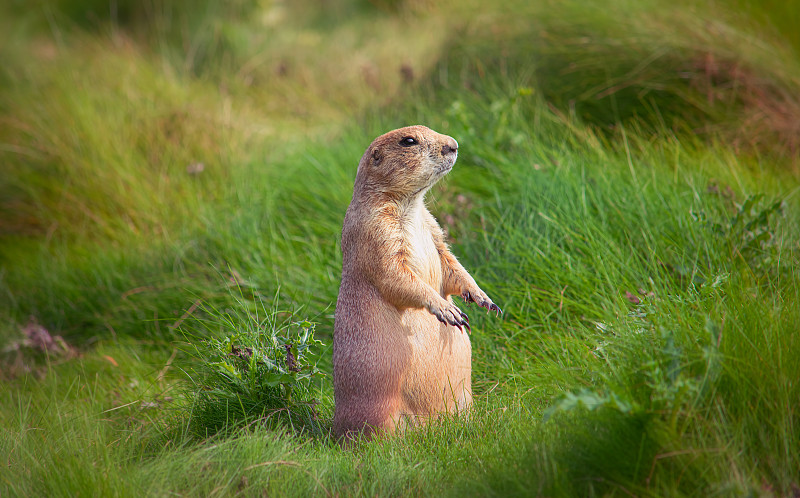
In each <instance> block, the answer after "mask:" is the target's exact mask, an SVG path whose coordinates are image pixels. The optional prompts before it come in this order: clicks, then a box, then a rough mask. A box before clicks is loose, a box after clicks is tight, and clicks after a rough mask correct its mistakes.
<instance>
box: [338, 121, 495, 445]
mask: <svg viewBox="0 0 800 498" xmlns="http://www.w3.org/2000/svg"><path fill="white" fill-rule="evenodd" d="M457 151H458V143H457V142H456V141H455V140H454V139H453V138H451V137H448V136H447V135H441V134H439V133H436V132H435V131H433V130H431V129H429V128H426V127H424V126H409V127H406V128H400V129H397V130H394V131H390V132H389V133H386V134H385V135H381V136H380V137H378V138H376V139H375V141H373V142H372V144H371V145H370V146H369V148H367V150H366V152H365V153H364V156H363V157H362V158H361V161H360V162H359V163H358V171H357V173H356V180H355V185H354V188H353V200H352V201H351V202H350V206H349V207H348V208H347V214H346V215H345V218H344V227H343V229H342V254H343V263H342V283H341V287H340V288H339V300H338V302H337V304H336V317H335V324H334V336H333V385H334V396H335V401H336V408H335V415H334V421H333V428H334V432H335V433H336V435H337V436H338V437H347V438H350V437H353V436H355V435H357V434H359V433H360V432H362V431H364V432H366V433H367V434H372V433H373V432H375V431H387V432H393V431H394V430H395V429H396V428H398V427H400V428H402V427H405V426H408V425H411V426H414V425H417V424H420V423H424V422H425V421H426V420H427V419H429V418H431V417H433V416H435V415H436V414H437V413H441V412H450V413H454V412H459V411H464V410H467V409H468V408H469V407H470V406H471V404H472V392H471V391H472V381H471V374H472V358H471V355H472V347H471V346H470V341H469V336H468V335H467V334H466V333H464V330H463V329H464V328H466V329H468V330H470V326H469V319H468V317H467V315H466V314H465V313H464V312H462V311H461V310H460V309H459V308H458V307H457V306H456V305H455V304H454V303H453V301H452V299H451V298H450V295H452V294H457V295H459V296H461V297H462V298H463V299H464V301H466V302H475V303H477V304H478V305H480V306H482V307H484V308H486V309H487V310H492V311H496V312H497V313H500V308H499V307H498V306H497V305H496V304H494V303H493V302H492V300H491V299H489V296H487V295H486V293H485V292H483V291H482V290H481V289H480V287H478V284H476V283H475V280H474V279H473V278H472V277H471V276H470V274H469V273H468V272H467V270H465V269H464V267H463V266H461V263H459V262H458V260H456V258H455V256H453V255H452V254H451V253H450V250H449V249H448V247H447V244H446V243H445V241H444V234H443V233H442V229H441V228H440V227H439V224H438V223H436V220H435V219H434V218H433V216H432V215H431V214H430V212H428V210H427V209H426V207H425V204H424V197H425V193H426V192H427V191H428V189H429V188H430V187H431V186H433V184H434V183H436V182H437V181H438V180H439V179H440V178H441V177H443V176H444V175H445V174H447V172H449V171H450V170H451V169H452V168H453V164H454V163H455V162H456V156H457V155H458V152H457Z"/></svg>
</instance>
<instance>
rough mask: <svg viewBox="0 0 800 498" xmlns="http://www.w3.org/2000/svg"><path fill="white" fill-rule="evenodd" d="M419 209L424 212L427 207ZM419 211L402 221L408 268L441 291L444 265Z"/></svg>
mask: <svg viewBox="0 0 800 498" xmlns="http://www.w3.org/2000/svg"><path fill="white" fill-rule="evenodd" d="M419 209H423V210H424V209H425V207H424V206H421V205H420V206H419ZM419 209H412V210H410V211H409V212H408V213H407V214H406V216H404V217H403V219H402V226H403V233H404V238H405V242H406V247H405V249H406V251H408V260H407V262H408V266H409V268H410V269H411V271H413V272H414V273H415V274H416V275H417V276H418V277H420V278H422V279H423V280H425V281H426V282H427V283H428V284H430V285H431V286H432V287H433V288H434V289H437V290H441V289H440V288H441V284H442V263H441V260H440V258H439V251H437V250H436V244H435V242H434V240H433V234H432V233H431V230H430V227H428V226H427V225H426V223H425V217H424V216H423V212H422V211H420V210H419Z"/></svg>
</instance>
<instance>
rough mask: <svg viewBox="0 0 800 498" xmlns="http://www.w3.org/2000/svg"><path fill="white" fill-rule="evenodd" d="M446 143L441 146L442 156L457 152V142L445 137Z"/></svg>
mask: <svg viewBox="0 0 800 498" xmlns="http://www.w3.org/2000/svg"><path fill="white" fill-rule="evenodd" d="M447 139H448V140H447V141H446V143H445V144H444V145H442V155H445V156H446V155H448V154H454V153H456V152H458V142H456V140H455V139H454V138H451V137H447Z"/></svg>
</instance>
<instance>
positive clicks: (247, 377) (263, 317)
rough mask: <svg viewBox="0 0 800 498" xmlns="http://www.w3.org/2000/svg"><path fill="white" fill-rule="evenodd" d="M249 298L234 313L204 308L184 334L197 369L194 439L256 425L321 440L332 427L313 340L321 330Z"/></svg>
mask: <svg viewBox="0 0 800 498" xmlns="http://www.w3.org/2000/svg"><path fill="white" fill-rule="evenodd" d="M240 291H241V288H240ZM250 297H252V298H253V299H245V296H244V293H242V292H239V294H238V296H236V303H237V306H236V308H235V309H231V308H226V309H225V310H219V309H212V308H209V307H206V306H202V305H200V307H199V308H200V309H199V311H198V313H199V315H200V316H202V318H192V319H189V320H187V321H185V322H184V323H183V325H182V326H181V330H182V332H183V334H184V337H185V339H186V345H185V347H184V351H185V352H186V353H187V354H188V356H190V357H191V358H193V359H194V362H193V364H194V365H195V366H194V368H193V369H192V373H191V374H190V377H191V381H192V384H193V386H194V387H193V390H192V392H191V394H190V397H191V398H192V408H191V414H190V416H191V425H192V428H193V430H194V432H195V433H197V434H198V435H200V436H201V437H207V436H209V435H213V434H216V433H217V432H218V431H220V430H233V429H237V428H239V427H242V426H244V425H247V424H251V423H257V424H263V425H265V426H267V427H270V428H273V429H277V428H279V427H281V426H282V425H286V426H288V427H290V428H291V429H292V430H293V431H296V432H303V431H305V430H309V431H312V432H314V433H316V434H317V435H321V434H322V433H323V431H324V430H325V429H324V426H325V425H327V423H326V422H325V421H324V419H323V417H322V416H320V414H319V411H318V409H317V405H318V404H319V400H318V399H315V398H314V394H313V391H314V390H315V386H314V383H313V381H314V380H315V378H316V377H319V376H321V375H323V374H322V372H320V370H319V369H318V368H317V365H316V363H317V361H318V359H319V357H320V356H321V355H322V351H323V350H322V347H323V344H322V342H321V341H318V340H316V339H314V328H315V324H313V323H311V322H309V321H307V320H303V321H299V322H297V321H293V315H292V314H289V313H285V312H279V311H278V310H276V309H273V310H271V311H268V310H267V308H266V307H265V302H264V300H263V298H262V297H261V296H260V295H258V294H256V295H254V296H250ZM273 302H277V299H276V300H275V301H273ZM287 315H288V316H287ZM281 316H283V318H281Z"/></svg>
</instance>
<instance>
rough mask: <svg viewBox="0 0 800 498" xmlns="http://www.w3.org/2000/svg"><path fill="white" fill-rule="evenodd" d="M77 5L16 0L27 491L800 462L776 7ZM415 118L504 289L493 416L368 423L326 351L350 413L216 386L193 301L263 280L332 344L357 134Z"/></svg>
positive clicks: (672, 480) (10, 106) (457, 479)
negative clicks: (342, 436)
mask: <svg viewBox="0 0 800 498" xmlns="http://www.w3.org/2000/svg"><path fill="white" fill-rule="evenodd" d="M54 5H56V4H54ZM58 5H61V7H58V8H56V7H53V8H52V9H49V10H48V9H46V8H41V9H38V10H36V9H34V10H27V11H23V10H15V9H16V7H14V6H13V5H12V6H6V7H2V9H5V10H6V13H8V15H3V16H0V18H2V19H3V20H2V21H0V23H2V24H3V27H4V28H6V29H4V30H3V37H4V39H3V43H0V47H1V48H0V51H1V52H0V53H2V55H3V59H4V60H5V61H9V62H8V63H7V64H6V65H5V67H4V68H3V69H2V75H1V76H0V85H2V87H3V91H2V94H0V111H1V112H0V114H1V115H2V118H0V119H2V122H3V125H4V126H1V127H0V144H1V145H0V154H1V155H2V157H3V162H4V174H3V177H2V179H0V193H1V194H2V195H0V237H2V238H0V265H1V266H0V296H2V297H0V302H2V303H3V305H2V306H0V316H2V322H3V325H0V344H2V349H0V361H2V362H3V368H2V369H0V370H1V371H2V373H0V378H2V379H3V384H2V385H0V407H2V409H0V495H3V496H6V495H9V496H28V495H48V496H49V495H76V494H81V495H83V494H99V495H164V494H168V493H179V494H188V495H204V496H205V495H231V494H243V495H260V494H262V493H267V494H277V495H303V496H305V495H309V494H314V495H333V494H342V495H375V494H381V495H383V494H414V495H435V494H447V495H457V494H468V495H498V496H501V495H502V496H505V495H531V494H534V495H580V496H585V495H621V494H634V495H646V496H664V495H694V494H698V493H699V492H702V493H706V494H721V495H730V494H735V495H740V494H757V495H766V496H770V495H775V496H783V495H789V494H792V493H796V490H797V489H798V486H800V475H799V474H798V471H797V469H798V468H800V452H798V448H800V435H798V429H797V427H798V422H799V420H798V414H797V409H798V406H797V400H798V399H800V392H798V385H797V382H796V379H797V378H800V355H798V354H797V353H796V351H798V350H800V344H798V343H797V342H798V339H797V337H798V335H797V333H796V332H797V331H796V328H797V327H796V324H797V323H799V322H800V316H799V315H800V307H798V306H797V303H798V290H800V289H799V287H800V286H799V284H800V275H799V274H798V270H797V268H798V249H799V248H800V229H799V227H798V221H797V220H798V219H800V216H798V215H799V214H800V200H799V198H798V188H797V187H796V185H797V179H798V169H797V161H796V157H797V156H796V149H794V148H793V147H796V145H795V143H794V142H793V141H792V139H791V130H792V128H791V126H790V123H791V122H797V120H795V121H792V120H791V119H789V120H788V121H787V120H783V117H786V116H789V117H791V116H797V114H794V115H793V114H792V113H793V112H795V111H796V110H797V107H794V106H793V102H794V100H795V99H794V97H793V95H796V94H797V90H798V85H800V83H798V82H800V79H798V75H800V65H798V63H797V61H796V58H794V56H793V55H792V54H793V53H794V52H793V50H795V49H793V48H792V43H793V42H792V41H791V40H784V39H783V38H781V37H780V36H779V35H778V34H776V33H775V31H774V30H773V29H772V28H769V27H765V23H766V22H767V21H765V19H767V20H768V19H771V18H772V19H780V11H779V10H774V11H771V10H766V9H765V10H763V11H759V12H758V13H757V15H755V17H753V18H752V19H751V18H747V19H745V18H743V17H741V16H740V15H737V14H735V13H734V12H733V11H732V10H728V9H727V8H726V7H724V6H720V5H714V4H708V5H704V6H702V7H700V6H690V5H685V6H683V7H684V8H682V9H674V8H672V7H674V5H673V4H669V5H667V4H665V3H663V2H657V1H652V2H639V3H636V4H632V3H629V2H626V1H624V0H618V1H615V2H613V3H611V4H609V5H605V6H604V7H603V8H602V9H601V8H600V7H598V6H594V5H588V6H586V5H583V4H580V5H578V4H577V3H572V2H566V3H564V2H561V3H559V4H558V5H556V4H551V3H546V2H542V3H540V4H531V5H527V4H525V5H521V4H511V5H510V6H509V7H490V6H485V5H478V4H477V3H476V4H469V3H468V4H459V5H453V6H450V7H451V8H446V7H445V6H433V5H428V4H426V3H425V2H410V1H409V2H374V3H369V4H367V3H359V2H332V3H330V5H329V6H328V7H326V8H327V9H329V10H327V11H324V12H315V11H313V10H309V9H308V8H307V7H308V6H307V5H306V4H304V3H302V2H301V3H296V4H292V6H289V5H283V4H278V3H276V4H271V5H270V6H268V7H263V6H260V5H256V4H252V5H251V4H247V3H244V2H242V3H237V4H236V5H235V6H234V7H233V8H232V9H231V10H230V11H225V12H222V11H217V10H214V9H213V8H212V7H213V6H208V8H207V9H206V8H198V9H197V11H196V12H191V13H189V12H184V11H181V10H175V11H170V10H169V9H170V8H172V7H169V8H168V7H165V6H162V5H161V4H159V3H157V2H154V3H152V5H153V6H154V8H153V10H145V11H142V12H139V13H137V11H136V10H135V9H136V8H137V6H136V5H134V4H130V5H128V4H125V5H123V4H120V6H122V7H125V8H128V9H133V10H132V11H130V12H129V13H128V14H126V16H127V17H126V16H122V17H120V16H119V15H118V16H117V17H116V18H114V17H113V16H111V17H109V18H106V17H104V16H105V14H104V12H105V11H104V10H102V9H100V10H96V11H95V13H94V14H93V17H91V19H92V20H91V21H88V23H87V21H86V18H84V17H81V16H83V14H81V12H84V10H82V9H84V8H85V6H86V5H89V6H90V7H92V8H95V9H96V8H98V7H97V6H98V5H99V3H96V2H95V3H92V4H91V5H90V4H82V3H79V2H66V1H64V2H61V3H60V4H58ZM147 5H150V4H149V3H148V4H147ZM748 5H750V4H748ZM749 8H751V9H758V8H759V7H758V6H756V5H755V4H752V5H751V6H750V7H749ZM59 9H60V10H59ZM159 9H161V10H159ZM126 12H128V11H126ZM190 14H191V16H192V17H191V19H190V18H189V17H185V18H184V17H182V16H189V15H190ZM212 14H213V15H212ZM195 15H196V17H194V16H195ZM76 16H77V17H76ZM12 19H13V20H12ZM276 19H277V20H276ZM171 23H176V24H171ZM179 25H180V26H184V27H183V28H182V29H180V30H175V29H168V28H169V27H171V26H179ZM709 26H710V27H711V28H713V29H711V28H709ZM434 27H435V29H434ZM176 33H177V34H176ZM365 40H369V43H365ZM403 40H407V41H408V43H407V44H406V45H403V47H404V50H405V51H402V52H401V53H398V49H397V47H398V46H399V44H400V43H401V42H402V41H403ZM289 54H290V55H289ZM765 54H766V55H765ZM767 55H768V56H767ZM776 109H780V112H777V111H775V110H776ZM784 114H785V115H786V116H784ZM410 123H424V124H427V125H429V126H431V127H432V128H434V129H436V130H438V131H441V132H444V133H448V134H450V135H452V136H454V137H455V138H456V139H457V140H458V141H459V144H460V158H459V161H458V163H457V165H456V168H455V169H454V170H453V172H452V173H450V175H448V178H447V179H446V180H445V181H444V182H443V183H442V184H441V185H439V186H437V187H436V188H434V189H433V191H432V192H431V193H430V194H429V204H430V206H431V209H432V211H433V212H434V214H435V215H436V216H437V218H438V219H439V220H440V221H441V223H442V225H443V226H444V227H445V228H446V229H447V231H448V234H449V237H450V240H451V241H452V243H453V251H454V253H455V254H456V255H457V256H458V257H459V259H460V260H461V261H462V262H463V263H464V265H465V266H466V267H467V268H468V269H469V270H470V271H471V273H472V275H473V276H475V278H476V280H477V281H478V282H479V283H480V285H481V286H482V288H484V289H485V290H486V291H487V292H488V293H489V294H490V295H491V296H492V297H493V298H494V299H495V300H496V301H497V302H498V304H500V305H501V306H502V307H503V309H504V310H505V315H504V317H503V319H502V320H495V319H486V318H485V317H484V315H483V314H482V313H480V312H479V310H477V309H473V308H469V309H467V311H468V312H469V314H470V316H471V318H472V322H473V323H474V326H473V330H474V333H473V335H472V342H473V369H474V373H473V384H474V389H475V400H476V402H475V410H473V412H472V414H471V417H470V418H469V419H468V420H465V419H448V418H444V419H442V420H439V421H437V422H436V423H434V424H431V425H430V426H428V427H425V428H423V429H421V430H418V431H415V432H412V433H408V434H405V435H404V436H403V437H402V438H395V439H389V440H378V441H371V442H368V441H363V442H359V443H358V444H356V445H355V447H353V448H350V449H342V448H340V447H339V446H338V445H337V444H336V443H335V442H334V441H333V439H332V438H331V437H330V436H329V435H328V434H327V433H326V432H325V428H326V426H327V425H326V424H327V423H329V418H330V415H331V407H332V406H333V399H332V398H333V397H332V387H331V383H330V380H331V379H330V376H328V377H326V378H324V379H323V380H321V381H318V382H316V383H314V384H313V385H312V386H311V388H312V394H313V395H314V396H315V397H317V398H318V399H319V400H320V401H321V405H320V417H321V423H320V427H321V430H314V431H305V432H302V431H293V430H292V429H291V428H290V427H289V426H287V425H286V424H283V425H278V426H274V425H266V424H261V423H252V420H250V419H245V424H244V425H242V424H241V423H240V422H239V421H238V420H235V419H234V418H232V417H233V416H235V413H234V411H233V410H226V409H224V408H221V407H218V408H216V409H214V410H213V411H211V412H206V414H205V416H204V415H203V414H202V413H200V412H199V411H197V410H196V409H193V407H195V408H196V405H195V404H194V401H195V399H196V398H195V397H194V396H196V394H197V392H198V391H196V390H193V387H192V386H193V385H192V382H191V379H193V378H194V379H196V378H197V377H196V376H195V374H192V373H191V372H193V371H196V370H198V369H199V370H202V369H203V368H204V367H208V366H209V364H210V363H212V361H211V356H213V354H216V353H215V352H214V351H208V352H207V353H206V354H207V355H208V357H207V358H206V359H205V360H204V359H203V358H202V357H201V358H197V357H192V356H190V355H186V354H184V353H183V352H182V349H185V348H183V346H182V345H181V341H182V340H183V338H182V337H181V335H180V330H181V329H182V328H186V327H187V326H191V324H192V323H203V322H202V321H203V320H205V321H207V322H206V323H212V324H213V323H218V322H220V321H223V322H224V321H226V320H227V322H226V323H227V324H228V329H227V330H231V331H232V330H236V329H237V327H238V326H241V327H246V323H247V320H248V319H249V318H247V317H249V316H252V315H251V314H252V313H253V311H254V309H253V304H254V303H253V302H251V300H249V299H242V298H241V293H240V291H238V290H237V289H243V292H245V294H247V295H249V294H248V293H251V292H252V293H253V295H260V296H280V297H279V298H276V299H271V298H270V299H265V301H264V304H263V305H264V306H265V307H266V309H268V310H271V309H292V310H295V312H296V313H297V314H298V316H307V317H308V318H309V319H310V320H311V321H313V322H316V323H317V328H316V334H317V336H318V337H319V338H320V339H322V341H323V342H324V343H326V344H330V343H331V334H332V330H333V317H332V315H333V306H334V303H335V300H336V295H337V289H338V282H339V275H340V270H341V260H340V253H339V247H338V236H339V232H340V229H341V221H342V217H343V214H344V210H345V208H346V206H347V204H348V202H349V200H350V196H351V193H352V181H353V176H354V168H355V164H356V162H357V160H358V158H359V157H360V156H361V154H362V153H363V150H364V148H365V147H366V145H367V144H368V143H369V142H370V140H371V139H372V138H373V137H374V136H377V135H378V134H379V133H381V132H383V131H385V130H387V129H391V128H394V127H398V126H402V125H405V124H410ZM787 123H789V124H788V125H787ZM787 137H788V138H787ZM198 164H202V165H203V167H202V169H201V168H199V167H198V166H197V165H198ZM223 268H224V269H225V270H221V269H223ZM262 311H263V310H262ZM259 313H260V312H259ZM29 316H33V317H34V318H35V319H36V321H37V322H38V323H39V324H41V325H42V326H44V327H45V328H46V329H47V330H49V331H50V332H51V333H52V334H54V335H55V334H59V335H61V336H63V338H64V340H65V341H66V342H67V343H68V344H70V345H71V346H73V347H74V348H75V349H70V350H68V351H61V350H50V351H46V352H42V351H39V350H38V349H37V348H36V347H35V345H33V344H31V342H30V341H27V342H26V341H24V340H23V339H24V336H23V333H22V329H23V328H24V326H25V324H26V323H28V319H29V318H28V317H29ZM231 317H234V318H231ZM235 317H241V319H240V320H239V319H237V318H235ZM258 317H259V320H260V319H263V314H259V315H258ZM193 320H201V321H200V322H194V321H193ZM237 320H238V321H237ZM257 321H258V320H257ZM218 328H220V330H219V331H218V332H217V331H216V330H217V329H218ZM224 329H225V327H217V326H216V325H215V326H213V327H211V329H210V330H209V331H208V332H207V334H208V336H209V339H212V342H211V343H210V344H213V339H220V340H224V337H225V336H226V334H228V332H227V331H226V330H224ZM220 351H222V350H220ZM320 352H321V353H322V358H321V359H320V361H319V363H318V366H319V368H320V369H321V370H322V371H323V372H328V373H330V372H331V366H330V348H329V347H323V348H321V349H320ZM217 353H219V351H217ZM217 359H219V358H217ZM225 392H227V391H225ZM239 399H244V400H245V401H246V400H247V398H246V397H245V398H242V395H241V394H240V398H239ZM215 417H216V418H215ZM218 417H222V419H223V420H225V417H229V418H228V420H229V422H230V423H229V424H227V426H225V424H223V426H225V427H226V430H223V431H220V432H217V433H216V434H214V435H211V436H205V435H202V436H201V435H198V434H206V432H205V431H203V428H207V429H214V430H209V431H208V434H212V433H214V432H215V431H216V429H218V428H219V427H220V423H219V420H220V419H219V418H218ZM198 428H199V430H198ZM56 469H57V470H56Z"/></svg>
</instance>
